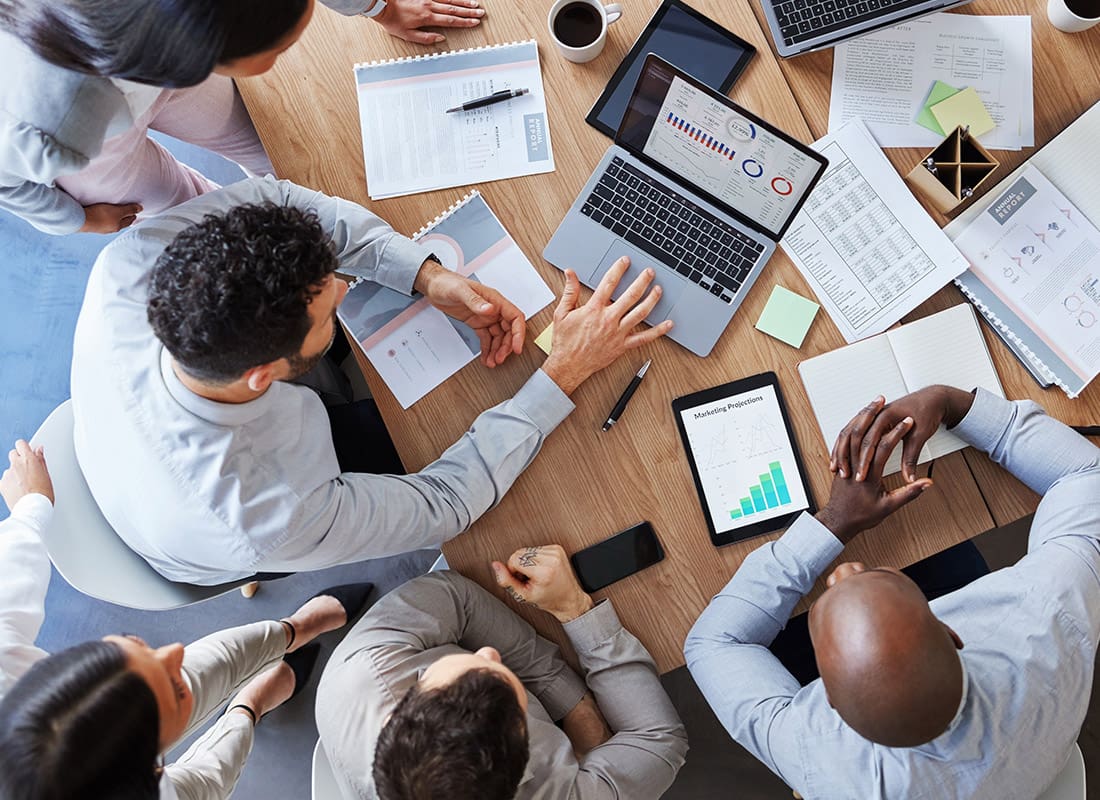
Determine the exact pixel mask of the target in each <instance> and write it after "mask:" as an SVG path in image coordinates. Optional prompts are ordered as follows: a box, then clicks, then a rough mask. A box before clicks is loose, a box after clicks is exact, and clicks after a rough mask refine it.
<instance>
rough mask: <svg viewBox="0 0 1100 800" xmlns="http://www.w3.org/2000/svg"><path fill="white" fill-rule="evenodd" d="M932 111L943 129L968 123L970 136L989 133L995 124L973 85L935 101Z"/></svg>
mask: <svg viewBox="0 0 1100 800" xmlns="http://www.w3.org/2000/svg"><path fill="white" fill-rule="evenodd" d="M932 113H933V114H934V115H935V117H936V121H937V122H938V123H940V127H941V128H943V129H944V131H953V130H955V127H956V126H958V125H961V126H963V127H964V128H965V127H966V126H967V125H969V126H970V135H971V136H981V135H982V134H983V133H989V131H991V130H993V128H994V127H996V125H997V123H996V122H994V121H993V117H991V116H989V112H988V111H987V110H986V108H985V104H984V103H983V102H982V98H980V97H978V93H977V92H976V91H974V87H973V86H971V87H970V88H969V89H963V90H962V91H961V92H959V93H958V94H953V95H951V96H950V97H948V98H947V99H946V100H941V101H940V102H938V103H936V104H935V105H934V106H932Z"/></svg>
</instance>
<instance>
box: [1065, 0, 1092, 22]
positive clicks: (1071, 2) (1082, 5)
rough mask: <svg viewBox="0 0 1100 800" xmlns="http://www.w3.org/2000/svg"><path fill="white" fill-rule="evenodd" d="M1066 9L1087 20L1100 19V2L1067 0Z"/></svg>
mask: <svg viewBox="0 0 1100 800" xmlns="http://www.w3.org/2000/svg"><path fill="white" fill-rule="evenodd" d="M1066 8H1068V9H1069V10H1070V11H1072V12H1073V13H1074V14H1076V15H1077V16H1079V17H1084V18H1085V19H1096V18H1097V17H1100V0H1066Z"/></svg>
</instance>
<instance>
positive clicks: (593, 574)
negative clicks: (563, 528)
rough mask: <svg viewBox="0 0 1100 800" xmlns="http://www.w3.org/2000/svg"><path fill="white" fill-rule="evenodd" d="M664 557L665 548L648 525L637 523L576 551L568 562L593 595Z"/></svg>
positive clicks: (582, 585) (582, 584)
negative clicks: (598, 590)
mask: <svg viewBox="0 0 1100 800" xmlns="http://www.w3.org/2000/svg"><path fill="white" fill-rule="evenodd" d="M664 557H665V551H664V548H663V547H661V543H660V542H659V541H658V540H657V534H656V533H654V532H653V526H652V525H650V524H649V523H648V522H639V523H638V524H637V525H632V526H631V527H629V528H627V529H626V530H625V531H620V532H619V533H616V534H615V535H614V536H612V537H611V538H610V539H604V540H603V541H602V542H597V543H596V544H594V545H592V546H591V547H586V548H584V549H583V550H578V551H577V552H576V553H574V554H573V556H572V558H570V561H571V562H572V563H573V571H574V572H576V573H577V580H579V581H580V584H581V588H583V589H584V590H585V591H586V592H594V591H596V590H597V589H602V588H603V587H605V586H607V585H608V584H611V583H614V582H615V581H619V580H622V579H623V578H625V577H626V576H627V575H633V574H634V573H635V572H639V571H641V570H643V569H645V568H646V567H651V566H653V565H654V564H656V563H657V562H658V561H660V560H662V559H663V558H664Z"/></svg>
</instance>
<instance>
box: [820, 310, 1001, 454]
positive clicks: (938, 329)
mask: <svg viewBox="0 0 1100 800" xmlns="http://www.w3.org/2000/svg"><path fill="white" fill-rule="evenodd" d="M798 372H799V374H800V375H801V376H802V383H803V385H804V386H805V387H806V395H807V396H808V397H809V398H810V405H811V406H813V409H814V414H815V415H816V416H817V423H818V425H820V426H821V435H822V437H823V438H824V440H825V446H826V447H827V448H828V449H829V450H830V451H831V450H832V448H833V444H834V443H835V442H836V439H837V436H839V435H840V431H841V430H842V429H843V428H844V426H845V425H847V424H848V422H849V421H851V419H852V418H853V417H854V416H855V415H856V414H858V413H859V411H860V409H861V408H863V407H864V406H866V405H867V404H868V403H870V402H871V401H872V400H873V399H874V398H875V397H876V396H877V395H880V394H881V395H882V396H883V397H885V398H886V402H888V403H889V402H891V401H893V400H897V399H898V398H899V397H904V396H905V395H907V394H909V393H910V392H915V391H916V390H917V389H923V388H924V387H925V386H931V385H933V384H937V383H942V384H945V385H947V386H954V387H956V388H959V389H966V390H970V389H973V388H974V387H975V386H981V387H982V388H983V389H986V390H988V391H990V392H993V393H994V394H996V395H998V396H1000V397H1004V390H1003V389H1002V388H1001V381H1000V379H999V378H998V377H997V371H996V370H995V369H994V368H993V361H992V360H991V359H990V357H989V350H988V349H987V348H986V346H985V339H984V338H982V332H981V329H980V328H979V327H978V318H977V316H976V315H975V313H974V308H973V306H971V305H970V304H969V303H960V304H959V305H957V306H953V307H951V308H948V309H946V310H944V311H941V312H939V313H938V314H932V315H931V316H928V317H924V318H923V319H919V320H917V321H916V322H910V323H909V324H908V325H902V326H901V327H899V328H895V329H894V330H892V331H888V332H887V333H884V334H883V335H882V336H875V337H873V338H871V339H867V340H866V341H863V342H858V343H857V344H852V345H848V346H847V347H841V348H840V349H839V350H833V351H832V352H830V353H825V354H824V355H820V356H817V357H816V358H810V359H807V360H806V361H803V362H802V363H801V364H799V365H798ZM964 447H966V442H964V441H963V440H962V439H960V438H959V437H957V436H955V435H954V434H953V433H950V432H949V431H948V430H947V429H946V428H944V427H942V426H941V427H940V429H939V430H938V431H937V432H936V433H935V434H934V435H933V436H932V438H930V439H929V440H928V442H927V443H926V444H925V446H924V449H923V450H921V454H920V458H919V459H918V463H921V464H923V463H924V462H926V461H930V460H932V459H933V458H939V457H940V456H942V455H946V454H947V453H953V452H954V451H956V450H961V449H962V448H964ZM900 469H901V448H900V447H898V448H897V449H896V450H895V451H894V452H893V454H892V455H891V457H890V460H889V461H887V462H886V468H885V470H884V471H883V474H884V475H892V474H893V473H895V472H898V471H899V470H900Z"/></svg>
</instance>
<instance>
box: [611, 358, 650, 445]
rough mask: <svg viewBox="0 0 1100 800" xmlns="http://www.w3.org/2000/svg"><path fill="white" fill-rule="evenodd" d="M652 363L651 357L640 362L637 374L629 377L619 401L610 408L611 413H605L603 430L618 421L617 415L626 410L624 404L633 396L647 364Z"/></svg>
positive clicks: (647, 367)
mask: <svg viewBox="0 0 1100 800" xmlns="http://www.w3.org/2000/svg"><path fill="white" fill-rule="evenodd" d="M652 363H653V359H652V358H651V359H649V361H647V362H645V363H644V364H642V368H641V369H640V370H638V374H637V375H635V376H634V377H633V378H631V379H630V384H629V385H628V386H627V387H626V389H625V390H624V391H623V393H622V396H621V397H619V401H618V402H617V403H615V407H614V408H613V409H611V413H610V414H608V415H607V422H605V423H604V424H603V430H604V431H609V430H611V426H612V425H614V424H615V423H616V422H618V421H619V417H621V416H622V415H623V412H624V411H626V404H627V403H629V402H630V398H631V397H633V396H634V390H635V389H637V388H638V384H639V383H641V382H642V378H644V377H645V373H646V370H647V369H649V365H650V364H652Z"/></svg>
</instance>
